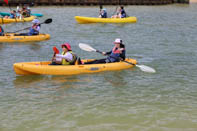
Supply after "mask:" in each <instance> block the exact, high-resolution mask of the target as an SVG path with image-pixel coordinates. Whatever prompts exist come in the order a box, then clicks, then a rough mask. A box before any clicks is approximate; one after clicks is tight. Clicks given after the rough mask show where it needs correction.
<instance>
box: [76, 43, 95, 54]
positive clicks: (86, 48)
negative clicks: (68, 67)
mask: <svg viewBox="0 0 197 131" xmlns="http://www.w3.org/2000/svg"><path fill="white" fill-rule="evenodd" d="M79 47H80V48H81V49H82V50H85V51H89V52H92V51H94V52H96V49H94V48H92V47H91V46H89V45H88V44H84V43H79Z"/></svg>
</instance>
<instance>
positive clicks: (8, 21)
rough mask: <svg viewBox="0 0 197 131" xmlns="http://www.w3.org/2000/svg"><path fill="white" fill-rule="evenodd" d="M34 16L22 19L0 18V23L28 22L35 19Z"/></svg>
mask: <svg viewBox="0 0 197 131" xmlns="http://www.w3.org/2000/svg"><path fill="white" fill-rule="evenodd" d="M35 18H36V17H35V16H30V17H26V18H22V19H18V18H17V19H9V18H0V24H8V23H17V22H29V21H32V20H33V19H35Z"/></svg>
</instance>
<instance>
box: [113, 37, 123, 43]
mask: <svg viewBox="0 0 197 131" xmlns="http://www.w3.org/2000/svg"><path fill="white" fill-rule="evenodd" d="M115 43H122V40H121V39H119V38H116V39H115V41H114V44H115Z"/></svg>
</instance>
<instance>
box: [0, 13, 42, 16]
mask: <svg viewBox="0 0 197 131" xmlns="http://www.w3.org/2000/svg"><path fill="white" fill-rule="evenodd" d="M0 15H1V16H10V13H8V12H0ZM31 15H33V16H36V17H42V16H43V14H39V13H33V14H31Z"/></svg>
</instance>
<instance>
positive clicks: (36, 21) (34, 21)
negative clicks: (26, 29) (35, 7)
mask: <svg viewBox="0 0 197 131" xmlns="http://www.w3.org/2000/svg"><path fill="white" fill-rule="evenodd" d="M32 23H35V24H38V23H40V21H39V20H38V19H34V20H33V21H32Z"/></svg>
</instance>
